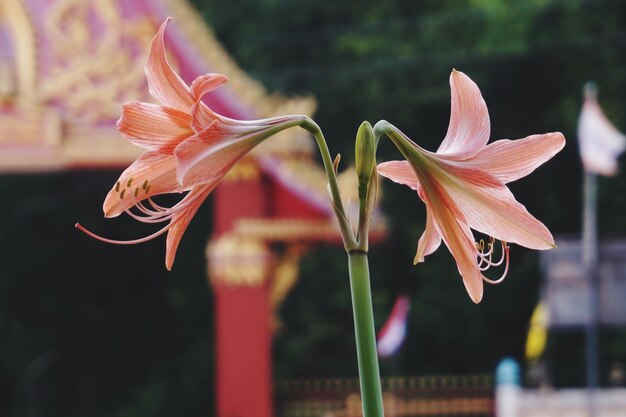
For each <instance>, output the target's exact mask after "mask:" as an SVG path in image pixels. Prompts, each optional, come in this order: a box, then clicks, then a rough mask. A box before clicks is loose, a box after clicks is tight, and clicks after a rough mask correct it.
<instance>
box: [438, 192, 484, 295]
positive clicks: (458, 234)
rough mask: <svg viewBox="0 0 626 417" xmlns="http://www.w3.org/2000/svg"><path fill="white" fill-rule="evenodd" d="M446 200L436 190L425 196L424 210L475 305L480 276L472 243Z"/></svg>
mask: <svg viewBox="0 0 626 417" xmlns="http://www.w3.org/2000/svg"><path fill="white" fill-rule="evenodd" d="M440 193H441V194H440ZM438 194H439V195H438ZM446 199H447V198H446V197H445V192H444V191H443V190H441V189H439V191H438V192H437V193H436V194H434V195H432V194H431V195H430V196H427V202H426V210H427V211H430V213H431V216H432V218H433V219H434V222H435V225H436V228H437V229H438V231H439V233H440V235H441V237H442V238H443V241H444V243H445V244H446V246H447V247H448V249H449V250H450V253H451V254H452V256H453V257H454V260H455V261H456V266H457V268H458V270H459V273H460V274H461V277H462V278H463V284H464V285H465V289H466V290H467V292H468V294H469V296H470V298H471V299H472V301H474V302H475V303H479V302H480V300H482V298H483V275H482V274H481V272H480V269H479V268H478V265H477V262H476V258H477V256H478V251H477V249H476V243H475V242H474V237H473V236H472V232H471V230H470V228H469V226H467V225H466V224H465V223H463V221H462V219H459V218H458V217H456V216H455V215H454V214H453V213H454V210H451V209H450V207H448V204H445V203H444V201H445V200H446Z"/></svg>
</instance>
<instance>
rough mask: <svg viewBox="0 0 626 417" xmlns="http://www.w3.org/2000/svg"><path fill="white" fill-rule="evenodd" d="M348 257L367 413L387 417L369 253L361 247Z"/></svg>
mask: <svg viewBox="0 0 626 417" xmlns="http://www.w3.org/2000/svg"><path fill="white" fill-rule="evenodd" d="M348 259H349V267H350V289H351V292H352V310H353V313H354V330H355V334H356V351H357V360H358V364H359V381H360V383H361V400H362V403H363V416H364V417H383V399H382V393H381V388H380V372H379V371H378V356H377V352H376V337H375V334H374V314H373V312H372V311H373V310H372V292H371V288H370V274H369V266H368V262H367V254H366V253H365V252H361V251H352V252H348Z"/></svg>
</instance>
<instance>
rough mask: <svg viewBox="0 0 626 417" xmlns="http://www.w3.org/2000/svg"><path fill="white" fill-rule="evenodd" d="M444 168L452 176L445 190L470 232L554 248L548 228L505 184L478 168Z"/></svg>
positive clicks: (519, 243) (535, 246)
mask: <svg viewBox="0 0 626 417" xmlns="http://www.w3.org/2000/svg"><path fill="white" fill-rule="evenodd" d="M444 166H445V165H444ZM445 169H446V171H447V172H449V173H450V174H451V175H450V176H449V177H448V178H447V181H446V191H447V192H448V193H449V195H450V198H452V199H453V200H454V203H455V205H456V206H457V207H458V208H459V210H460V211H461V212H462V213H463V215H464V216H465V219H466V221H467V223H468V225H469V226H470V227H471V228H472V229H475V230H478V231H479V232H483V233H485V234H487V235H490V236H493V237H494V238H496V239H499V240H502V241H505V242H513V243H517V244H518V245H521V246H525V247H527V248H531V249H552V248H554V247H555V244H554V238H553V237H552V234H551V233H550V231H549V230H548V228H547V227H546V226H544V224H543V223H541V222H540V221H539V220H537V219H536V218H535V217H533V216H532V215H531V214H530V213H529V212H528V210H526V207H524V206H523V205H522V204H520V203H519V202H518V201H516V200H515V197H514V196H513V194H512V193H511V191H510V190H509V189H508V187H507V186H506V185H504V184H503V183H501V182H499V181H497V180H496V179H495V178H493V177H491V178H490V176H489V175H488V174H486V173H484V172H483V171H481V170H479V169H475V168H466V167H458V166H452V165H449V166H447V167H446V168H445ZM472 171H477V172H478V173H479V174H480V175H472ZM498 183H499V184H498Z"/></svg>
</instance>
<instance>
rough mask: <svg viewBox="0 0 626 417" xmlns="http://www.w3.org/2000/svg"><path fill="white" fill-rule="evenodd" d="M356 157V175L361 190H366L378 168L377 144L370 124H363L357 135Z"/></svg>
mask: <svg viewBox="0 0 626 417" xmlns="http://www.w3.org/2000/svg"><path fill="white" fill-rule="evenodd" d="M354 156H355V162H354V164H355V166H356V174H357V177H358V179H359V189H360V188H362V187H363V188H366V187H367V186H368V184H369V182H370V179H371V178H372V173H373V172H374V168H375V166H376V142H375V139H374V131H373V130H372V125H370V124H369V122H367V121H366V122H363V123H361V126H359V130H358V132H357V133H356V142H355V144H354Z"/></svg>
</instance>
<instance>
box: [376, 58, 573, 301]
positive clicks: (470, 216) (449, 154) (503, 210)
mask: <svg viewBox="0 0 626 417" xmlns="http://www.w3.org/2000/svg"><path fill="white" fill-rule="evenodd" d="M450 86H451V89H452V110H451V116H450V124H449V127H448V133H447V134H446V136H445V138H444V140H443V142H442V143H441V145H440V146H439V149H438V150H437V152H436V153H433V152H429V151H427V150H425V149H423V148H421V147H420V146H418V145H417V144H415V143H414V142H412V141H411V140H410V139H409V138H408V137H407V136H405V135H404V134H403V133H402V132H400V131H399V130H398V129H397V128H395V127H393V126H392V125H390V124H389V123H387V122H384V121H383V122H379V124H378V126H376V127H375V131H378V132H383V133H385V134H387V135H388V136H389V137H390V139H391V140H392V141H393V142H394V144H395V145H396V146H397V147H398V149H399V150H400V151H401V153H402V154H403V155H404V157H405V158H406V161H391V162H385V163H382V164H380V165H379V166H378V172H379V173H380V174H381V175H383V176H385V177H387V178H389V179H391V180H393V181H395V182H398V183H400V184H405V185H408V186H409V187H411V188H413V189H414V190H416V191H417V194H418V195H419V197H420V198H421V199H422V200H423V201H424V203H425V204H426V228H425V231H424V233H423V235H422V236H421V238H420V239H419V242H418V247H417V253H416V255H415V261H414V262H415V263H418V262H422V261H423V260H424V257H425V256H426V255H429V254H431V253H432V252H434V251H435V250H436V249H437V248H438V247H439V245H440V244H441V241H442V240H443V242H444V243H445V244H446V246H447V247H448V249H449V250H450V252H451V253H452V256H453V257H454V259H455V260H456V263H457V267H458V270H459V273H460V274H461V276H462V278H463V283H464V284H465V288H466V289H467V291H468V293H469V295H470V297H471V299H472V300H473V301H474V302H476V303H478V302H480V300H481V299H482V296H483V281H487V282H499V281H500V280H501V279H502V278H504V275H506V271H507V270H508V263H509V255H508V254H509V248H508V246H507V245H506V242H513V243H517V244H519V245H522V246H525V247H527V248H532V249H550V248H553V247H555V245H554V239H553V238H552V235H551V234H550V231H549V230H548V229H547V228H546V227H545V226H544V225H543V224H542V223H541V222H540V221H539V220H537V219H536V218H535V217H533V216H532V215H531V214H530V213H529V212H528V211H527V210H526V208H525V207H524V206H523V205H522V204H520V203H519V202H517V201H516V200H515V197H514V196H513V194H512V193H511V191H510V190H509V189H508V187H507V186H506V184H507V183H508V182H511V181H515V180H517V179H519V178H522V177H524V176H526V175H528V174H530V173H531V172H532V171H533V170H535V168H537V167H538V166H539V165H541V164H543V163H544V162H546V161H547V160H549V159H550V158H552V156H554V155H555V154H556V153H557V152H559V151H560V150H561V149H562V148H563V146H564V145H565V138H564V137H563V135H562V134H561V133H558V132H556V133H546V134H542V135H532V136H528V137H526V138H524V139H519V140H507V139H505V140H498V141H496V142H493V143H491V144H489V145H487V141H488V140H489V134H490V123H489V113H488V112H487V106H486V104H485V101H484V100H483V98H482V95H481V93H480V90H479V89H478V86H477V85H476V84H475V83H474V82H473V81H472V80H471V79H470V78H469V77H468V76H466V75H465V74H463V73H462V72H459V71H456V70H454V71H452V74H451V76H450ZM471 229H474V230H477V231H479V232H482V233H484V234H486V235H489V236H491V237H492V241H491V243H488V244H487V246H486V247H485V245H484V243H476V242H475V241H474V237H473V234H472V230H471ZM493 239H498V240H500V241H501V242H502V257H501V259H500V260H499V261H495V260H493V257H492V255H493V253H494V244H495V241H494V240H493ZM505 259H506V266H505V272H504V275H503V276H502V278H500V279H499V280H497V281H491V280H489V279H488V278H486V277H485V276H484V275H483V273H482V272H484V271H485V270H486V269H488V268H490V267H492V266H498V265H500V264H501V263H502V262H503V261H504V260H505Z"/></svg>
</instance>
